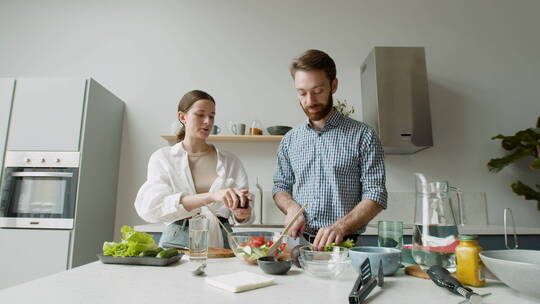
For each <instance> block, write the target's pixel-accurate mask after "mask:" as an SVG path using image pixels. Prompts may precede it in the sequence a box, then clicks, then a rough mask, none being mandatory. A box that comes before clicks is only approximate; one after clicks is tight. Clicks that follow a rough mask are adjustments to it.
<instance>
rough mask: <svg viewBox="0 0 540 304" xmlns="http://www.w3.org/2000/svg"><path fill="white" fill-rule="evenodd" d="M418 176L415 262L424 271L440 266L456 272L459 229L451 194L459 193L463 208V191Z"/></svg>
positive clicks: (415, 212)
mask: <svg viewBox="0 0 540 304" xmlns="http://www.w3.org/2000/svg"><path fill="white" fill-rule="evenodd" d="M415 176H416V204H415V211H414V228H413V229H414V231H413V248H412V256H413V259H414V261H415V262H416V263H417V264H418V265H420V267H421V268H422V269H424V270H425V269H427V268H429V267H431V266H433V265H440V266H442V267H444V268H446V269H447V270H448V271H451V272H452V271H455V269H456V262H455V255H454V249H455V248H456V246H457V244H458V239H457V236H458V229H457V225H456V217H455V214H454V210H453V208H452V201H451V199H450V195H449V192H450V191H454V192H456V195H457V199H458V206H461V191H460V190H459V189H458V188H455V187H450V186H449V185H448V182H446V181H428V180H427V179H426V177H425V176H424V175H423V174H421V173H415ZM460 209H461V208H460ZM460 213H461V212H460Z"/></svg>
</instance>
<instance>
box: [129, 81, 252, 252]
mask: <svg viewBox="0 0 540 304" xmlns="http://www.w3.org/2000/svg"><path fill="white" fill-rule="evenodd" d="M214 116H215V101H214V98H212V96H210V95H209V94H207V93H205V92H203V91H199V90H194V91H191V92H188V93H187V94H186V95H184V97H182V99H181V100H180V103H179V104H178V119H179V120H180V122H181V123H182V128H181V130H180V132H179V134H178V136H177V141H178V143H177V144H175V145H174V146H172V147H164V148H161V149H159V150H157V151H156V152H154V153H153V154H152V156H151V157H150V161H149V162H148V177H147V180H146V182H145V183H144V184H143V185H142V186H141V188H140V189H139V192H138V193H137V198H136V199H135V209H136V210H137V213H138V214H139V216H140V217H141V218H143V219H144V220H145V221H147V222H152V223H156V222H165V223H166V224H167V228H166V229H165V231H164V232H163V235H162V237H161V240H160V242H159V243H160V245H166V246H167V245H168V246H175V247H188V246H189V233H188V231H189V230H188V219H189V218H191V217H192V216H194V215H197V214H199V213H200V214H203V215H205V216H206V217H207V218H208V219H209V229H208V247H217V248H230V247H229V245H228V241H227V238H226V233H225V232H224V231H221V228H220V225H219V223H218V222H217V221H218V220H219V221H221V222H222V223H224V224H225V226H227V227H229V226H228V225H229V222H228V218H229V216H230V215H231V213H232V215H233V216H232V218H233V221H234V222H236V223H249V222H252V221H253V219H254V216H253V210H252V208H251V207H250V206H249V201H250V200H251V197H250V196H249V192H248V177H247V175H246V172H245V170H244V167H243V166H242V163H241V162H240V160H239V159H238V158H237V157H236V156H235V155H233V154H231V153H229V152H225V151H219V150H218V149H216V147H214V146H213V145H210V144H208V143H207V142H206V139H207V138H208V135H209V134H210V131H211V130H212V127H213V125H214ZM245 206H248V207H247V208H241V207H245ZM208 209H210V210H211V211H213V213H214V214H216V215H217V216H218V217H217V218H216V217H215V216H214V215H213V214H212V212H210V211H209V210H208Z"/></svg>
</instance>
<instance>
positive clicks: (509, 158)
mask: <svg viewBox="0 0 540 304" xmlns="http://www.w3.org/2000/svg"><path fill="white" fill-rule="evenodd" d="M530 155H531V151H529V150H527V149H524V148H518V149H517V150H515V151H514V152H512V153H510V154H508V155H506V156H504V157H501V158H492V159H491V160H490V161H489V162H488V164H487V165H488V169H489V171H491V172H495V173H497V172H499V171H501V170H502V169H503V168H504V167H506V166H508V165H510V164H511V163H513V162H515V161H517V160H520V159H522V158H524V157H527V156H530Z"/></svg>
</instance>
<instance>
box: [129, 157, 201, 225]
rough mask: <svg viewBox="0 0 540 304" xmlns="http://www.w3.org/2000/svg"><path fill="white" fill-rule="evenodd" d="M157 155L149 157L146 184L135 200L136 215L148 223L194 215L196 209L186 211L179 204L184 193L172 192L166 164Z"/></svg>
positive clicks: (172, 220) (170, 220)
mask: <svg viewBox="0 0 540 304" xmlns="http://www.w3.org/2000/svg"><path fill="white" fill-rule="evenodd" d="M159 153H160V151H158V152H156V153H154V154H152V156H151V157H150V160H149V162H148V173H147V179H146V182H144V184H143V185H142V186H141V188H140V189H139V192H138V193H137V197H136V198H135V203H134V205H135V210H136V211H137V214H138V215H139V216H140V217H141V218H142V219H143V220H145V221H147V222H150V223H158V222H174V221H176V220H179V219H183V218H186V217H190V216H193V215H195V214H196V212H197V209H194V210H192V211H187V210H186V209H185V208H184V206H183V205H182V204H180V198H181V197H182V195H184V193H182V192H174V191H173V187H172V184H171V180H170V178H169V176H168V170H167V163H166V161H165V159H163V157H162V156H160V155H159Z"/></svg>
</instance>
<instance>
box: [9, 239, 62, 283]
mask: <svg viewBox="0 0 540 304" xmlns="http://www.w3.org/2000/svg"><path fill="white" fill-rule="evenodd" d="M70 233H71V231H69V230H45V229H0V244H2V247H1V248H2V249H1V250H0V289H2V288H6V287H10V286H14V285H17V284H20V283H23V282H27V281H30V280H34V279H37V278H41V277H44V276H47V275H50V274H53V273H57V272H60V271H64V270H66V269H67V265H68V256H69V255H68V254H69V238H70Z"/></svg>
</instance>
